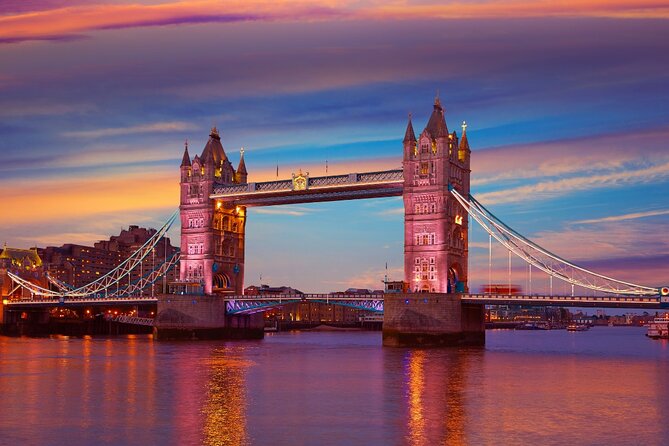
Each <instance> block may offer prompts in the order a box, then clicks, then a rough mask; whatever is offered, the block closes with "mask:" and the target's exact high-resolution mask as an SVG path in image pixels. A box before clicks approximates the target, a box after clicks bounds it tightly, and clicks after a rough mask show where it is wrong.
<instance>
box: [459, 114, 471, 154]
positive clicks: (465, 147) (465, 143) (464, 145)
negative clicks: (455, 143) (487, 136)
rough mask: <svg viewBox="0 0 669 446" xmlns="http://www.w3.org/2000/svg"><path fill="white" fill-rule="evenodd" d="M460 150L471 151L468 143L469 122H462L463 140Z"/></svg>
mask: <svg viewBox="0 0 669 446" xmlns="http://www.w3.org/2000/svg"><path fill="white" fill-rule="evenodd" d="M458 149H459V150H469V141H467V122H465V121H462V138H460V147H458Z"/></svg>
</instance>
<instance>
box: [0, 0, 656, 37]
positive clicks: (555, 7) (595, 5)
mask: <svg viewBox="0 0 669 446" xmlns="http://www.w3.org/2000/svg"><path fill="white" fill-rule="evenodd" d="M529 17H612V18H669V6H667V4H666V1H665V0H645V1H634V0H565V1H559V2H556V1H553V0H543V1H528V0H491V1H484V2H473V3H466V2H448V3H445V4H436V5H431V4H428V5H424V4H423V5H420V4H419V5H417V4H412V3H410V2H407V1H394V2H385V1H368V2H366V3H365V2H353V1H350V0H347V1H329V2H327V1H326V2H318V3H313V2H309V1H304V0H297V1H291V0H287V1H271V0H250V1H237V2H220V1H213V0H201V1H193V2H186V1H182V2H172V3H170V2H167V3H161V4H152V5H142V4H125V5H94V6H73V7H67V8H59V9H51V10H45V11H38V12H29V13H23V14H16V15H9V16H5V17H1V18H0V42H2V41H4V42H14V41H22V40H33V39H53V38H66V37H68V36H72V35H77V34H80V33H85V32H88V31H92V30H100V29H115V28H128V27H143V26H160V25H179V24H188V23H203V22H236V21H249V20H261V21H276V20H285V21H295V20H301V21H303V20H327V19H332V18H349V19H361V20H375V19H394V20H423V19H458V18H529Z"/></svg>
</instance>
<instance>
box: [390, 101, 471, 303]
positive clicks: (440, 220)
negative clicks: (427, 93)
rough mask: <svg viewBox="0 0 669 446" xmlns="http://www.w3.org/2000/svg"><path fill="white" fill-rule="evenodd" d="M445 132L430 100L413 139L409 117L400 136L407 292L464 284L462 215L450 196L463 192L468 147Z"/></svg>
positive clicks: (463, 288) (466, 189)
mask: <svg viewBox="0 0 669 446" xmlns="http://www.w3.org/2000/svg"><path fill="white" fill-rule="evenodd" d="M462 129H463V131H462V136H461V138H460V139H458V136H457V134H456V133H455V132H452V133H449V132H448V127H447V125H446V119H445V116H444V108H443V107H442V105H441V103H440V101H439V98H436V99H435V102H434V106H433V110H432V115H431V116H430V119H429V121H428V123H427V126H426V127H425V129H424V130H423V131H422V133H421V134H420V135H419V136H418V138H416V135H415V133H414V129H413V125H412V123H411V116H409V123H408V124H407V129H406V133H405V135H404V162H403V168H404V278H405V281H406V282H407V283H408V285H409V288H410V290H411V291H414V292H434V293H452V292H457V291H462V292H464V291H468V289H467V258H468V249H467V235H468V219H467V215H466V212H465V210H464V209H463V208H462V207H461V206H460V205H459V203H458V202H457V201H456V200H455V199H454V198H453V197H452V196H451V195H450V193H449V185H452V187H454V188H455V189H457V190H458V191H459V192H460V193H461V194H462V195H464V196H465V197H466V196H468V195H469V174H470V164H469V162H470V154H471V152H470V150H469V143H468V142H467V135H466V125H465V124H464V123H463V126H462Z"/></svg>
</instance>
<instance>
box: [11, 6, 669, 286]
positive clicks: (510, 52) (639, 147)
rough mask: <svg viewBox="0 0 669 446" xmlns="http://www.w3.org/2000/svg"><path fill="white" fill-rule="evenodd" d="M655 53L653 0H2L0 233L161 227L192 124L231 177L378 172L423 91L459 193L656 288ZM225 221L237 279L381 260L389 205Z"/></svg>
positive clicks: (658, 25) (547, 241) (665, 160)
mask: <svg viewBox="0 0 669 446" xmlns="http://www.w3.org/2000/svg"><path fill="white" fill-rule="evenodd" d="M667 54H669V5H667V3H666V1H655V0H644V1H639V0H611V1H603V0H565V1H561V2H554V1H542V0H539V1H529V0H477V1H464V0H462V1H440V2H438V1H430V0H427V1H401V0H398V1H373V0H359V1H320V2H309V1H264V0H250V1H236V0H233V1H228V2H218V1H210V0H202V1H190V2H186V1H180V2H175V1H166V0H151V1H139V0H135V1H122V0H121V1H97V0H94V1H83V0H79V1H76V0H75V1H64V0H32V1H11V0H10V1H3V2H2V3H0V215H1V216H2V218H0V242H6V243H7V244H8V245H9V246H14V247H29V246H35V245H37V246H46V245H60V244H63V243H82V244H91V243H93V242H94V241H96V240H99V239H106V238H108V237H109V236H110V235H113V234H118V232H119V231H120V230H121V229H122V228H124V227H127V226H128V225H131V224H138V225H143V226H152V227H160V226H161V224H162V222H163V221H165V220H166V219H167V217H168V216H169V215H170V214H171V213H172V212H173V211H174V210H175V209H176V208H177V206H178V204H179V203H178V202H179V192H178V181H179V164H180V160H181V156H182V154H183V145H184V141H185V140H186V139H187V140H188V141H189V144H190V147H191V149H190V151H191V154H195V153H198V152H201V150H202V148H203V147H204V144H205V143H206V140H207V138H208V134H209V129H210V128H211V127H212V126H213V125H215V126H217V127H218V129H219V130H220V132H221V138H222V143H223V146H224V148H225V150H226V153H227V154H228V156H229V157H230V158H231V160H232V162H233V165H236V163H237V161H238V159H239V149H240V147H242V146H243V147H244V148H245V150H246V151H245V159H246V165H247V168H248V171H249V181H263V180H271V179H274V178H275V177H276V170H277V165H278V169H279V176H280V177H281V178H288V177H290V174H291V173H292V172H297V171H298V170H300V169H301V170H303V171H309V172H310V175H311V176H317V175H323V174H325V164H326V160H327V162H328V166H329V167H328V172H329V173H331V174H332V173H346V172H353V171H358V172H360V171H370V170H381V169H388V168H398V167H400V166H401V156H402V138H403V136H404V130H405V127H406V120H407V114H408V113H412V115H413V122H414V126H415V127H416V130H417V132H419V131H421V130H422V129H423V128H424V126H425V124H426V123H427V118H428V116H429V114H430V112H431V109H432V103H433V101H434V97H435V95H436V92H437V91H438V92H439V97H440V99H441V103H442V104H443V105H444V107H445V110H446V121H447V124H448V126H449V130H451V131H452V130H456V131H457V132H458V133H460V131H461V130H460V124H461V122H462V121H463V120H466V121H467V124H468V127H467V135H468V139H469V142H470V145H471V147H472V191H471V192H472V194H473V195H474V196H475V197H477V198H478V199H479V201H481V202H482V203H483V204H485V205H486V206H487V207H488V208H489V209H490V210H492V211H493V212H494V213H495V214H496V215H497V216H498V217H500V218H501V219H502V220H503V221H505V223H507V224H508V225H509V226H511V227H513V228H514V229H516V230H518V231H519V232H521V233H522V234H524V235H525V236H526V237H528V238H530V239H532V240H534V241H536V242H537V243H539V244H540V245H542V246H545V247H546V248H547V249H550V250H552V251H553V252H555V253H556V254H558V255H560V256H562V257H564V258H567V259H569V260H571V261H573V262H576V263H578V264H582V265H584V266H586V267H588V268H590V269H593V270H595V271H598V272H601V273H603V274H607V275H611V276H614V277H616V278H620V279H623V280H628V281H632V282H636V283H640V284H643V285H649V286H662V285H667V284H669V249H668V248H669V231H667V223H669V198H667V197H669V146H668V141H669V105H668V104H669V74H668V73H669V57H667ZM474 226H475V223H472V230H471V235H470V288H471V289H472V290H477V289H478V288H479V287H480V286H481V284H483V283H485V282H487V279H488V264H487V258H488V250H487V240H488V239H487V236H486V235H485V234H484V233H483V231H482V230H480V229H478V228H475V227H474ZM246 229H247V235H246V240H247V245H246V284H247V285H250V284H258V283H259V282H260V277H261V275H262V282H263V283H267V284H270V285H275V286H276V285H290V286H293V287H295V288H298V289H301V290H303V291H307V292H327V291H333V290H342V289H346V288H349V287H359V288H380V287H381V286H382V284H381V280H382V279H383V276H384V274H385V272H386V271H385V265H386V263H387V264H388V275H389V276H390V278H391V279H401V278H402V276H403V273H402V268H403V206H402V201H401V199H400V198H387V199H375V200H360V201H350V202H330V203H315V204H308V205H300V206H282V207H267V208H254V209H250V210H249V212H248V222H247V228H246ZM178 234H179V228H173V229H172V231H171V235H172V238H173V240H174V241H177V240H178ZM494 259H495V260H494V263H493V271H492V274H493V276H494V277H493V281H494V282H502V283H506V280H507V257H506V254H505V253H504V252H503V251H502V248H501V247H497V248H495V249H494ZM526 270H527V267H526V266H523V265H522V263H521V262H520V261H514V262H513V272H512V281H513V283H517V284H519V285H521V286H523V287H524V289H526V290H527V287H528V285H529V283H528V280H529V279H528V274H527V272H526ZM542 280H543V282H542ZM546 282H547V279H545V277H544V278H542V277H541V276H539V275H538V273H536V274H535V275H534V289H535V290H538V289H539V288H541V286H542V283H543V284H544V285H545V283H546Z"/></svg>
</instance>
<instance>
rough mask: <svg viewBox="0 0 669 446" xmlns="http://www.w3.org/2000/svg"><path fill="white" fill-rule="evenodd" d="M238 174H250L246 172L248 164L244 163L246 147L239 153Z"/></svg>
mask: <svg viewBox="0 0 669 446" xmlns="http://www.w3.org/2000/svg"><path fill="white" fill-rule="evenodd" d="M237 173H243V174H247V173H248V172H247V171H246V163H245V162H244V147H242V149H241V150H240V151H239V166H238V167H237Z"/></svg>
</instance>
